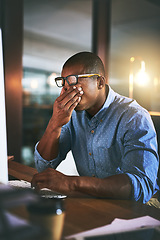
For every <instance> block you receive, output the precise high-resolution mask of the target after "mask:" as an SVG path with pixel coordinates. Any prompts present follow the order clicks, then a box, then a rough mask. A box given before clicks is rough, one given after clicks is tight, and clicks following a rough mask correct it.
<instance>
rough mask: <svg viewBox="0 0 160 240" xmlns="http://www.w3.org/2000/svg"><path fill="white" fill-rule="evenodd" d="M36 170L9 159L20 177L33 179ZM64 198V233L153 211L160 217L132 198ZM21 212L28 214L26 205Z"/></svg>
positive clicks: (12, 170)
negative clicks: (129, 199)
mask: <svg viewBox="0 0 160 240" xmlns="http://www.w3.org/2000/svg"><path fill="white" fill-rule="evenodd" d="M36 172H37V171H36V169H33V168H30V167H28V166H24V165H22V164H19V163H16V162H13V161H11V162H9V174H10V175H12V176H14V177H16V178H18V179H23V180H27V181H31V179H32V176H33V174H35V173H36ZM64 201H65V209H66V216H65V222H64V229H63V237H64V236H68V235H71V234H74V233H78V232H81V231H85V230H89V229H92V228H95V227H100V226H103V225H106V224H110V223H111V222H112V221H113V220H114V219H115V218H122V219H132V218H136V217H141V216H146V215H149V216H151V217H154V218H156V219H158V220H160V209H156V208H153V207H150V206H147V205H144V204H141V203H136V202H132V201H125V200H109V199H93V198H67V199H65V200H64ZM17 214H18V215H19V216H21V217H26V218H28V215H27V212H26V210H25V209H24V210H23V211H21V210H20V211H18V213H17Z"/></svg>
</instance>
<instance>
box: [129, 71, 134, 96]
mask: <svg viewBox="0 0 160 240" xmlns="http://www.w3.org/2000/svg"><path fill="white" fill-rule="evenodd" d="M129 97H130V98H133V73H130V74H129Z"/></svg>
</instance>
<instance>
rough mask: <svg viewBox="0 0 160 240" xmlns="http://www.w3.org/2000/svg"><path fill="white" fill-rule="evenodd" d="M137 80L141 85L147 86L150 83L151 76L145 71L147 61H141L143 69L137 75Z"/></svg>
mask: <svg viewBox="0 0 160 240" xmlns="http://www.w3.org/2000/svg"><path fill="white" fill-rule="evenodd" d="M135 82H136V83H137V84H138V85H140V86H145V85H147V84H148V83H149V76H148V74H147V73H146V71H145V62H144V61H141V69H140V70H139V72H138V73H137V74H136V75H135Z"/></svg>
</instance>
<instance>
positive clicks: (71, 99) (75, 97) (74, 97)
mask: <svg viewBox="0 0 160 240" xmlns="http://www.w3.org/2000/svg"><path fill="white" fill-rule="evenodd" d="M82 95H83V91H82V90H81V91H80V92H78V93H74V94H72V93H70V94H68V95H67V96H66V98H65V102H64V101H63V102H62V103H61V104H60V107H61V108H64V107H66V109H67V110H68V109H69V108H70V107H71V106H72V105H73V104H74V103H76V102H79V101H80V100H81V96H82Z"/></svg>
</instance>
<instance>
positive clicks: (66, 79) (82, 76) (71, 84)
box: [55, 73, 101, 87]
mask: <svg viewBox="0 0 160 240" xmlns="http://www.w3.org/2000/svg"><path fill="white" fill-rule="evenodd" d="M71 76H75V77H76V83H69V81H68V78H69V77H71ZM93 76H98V77H101V75H100V74H98V73H87V74H80V75H68V76H67V77H56V78H55V82H56V85H57V87H64V85H65V81H66V82H67V83H68V85H69V86H73V85H76V84H77V83H78V78H89V77H93ZM58 80H63V84H62V86H58V83H57V82H58Z"/></svg>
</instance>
